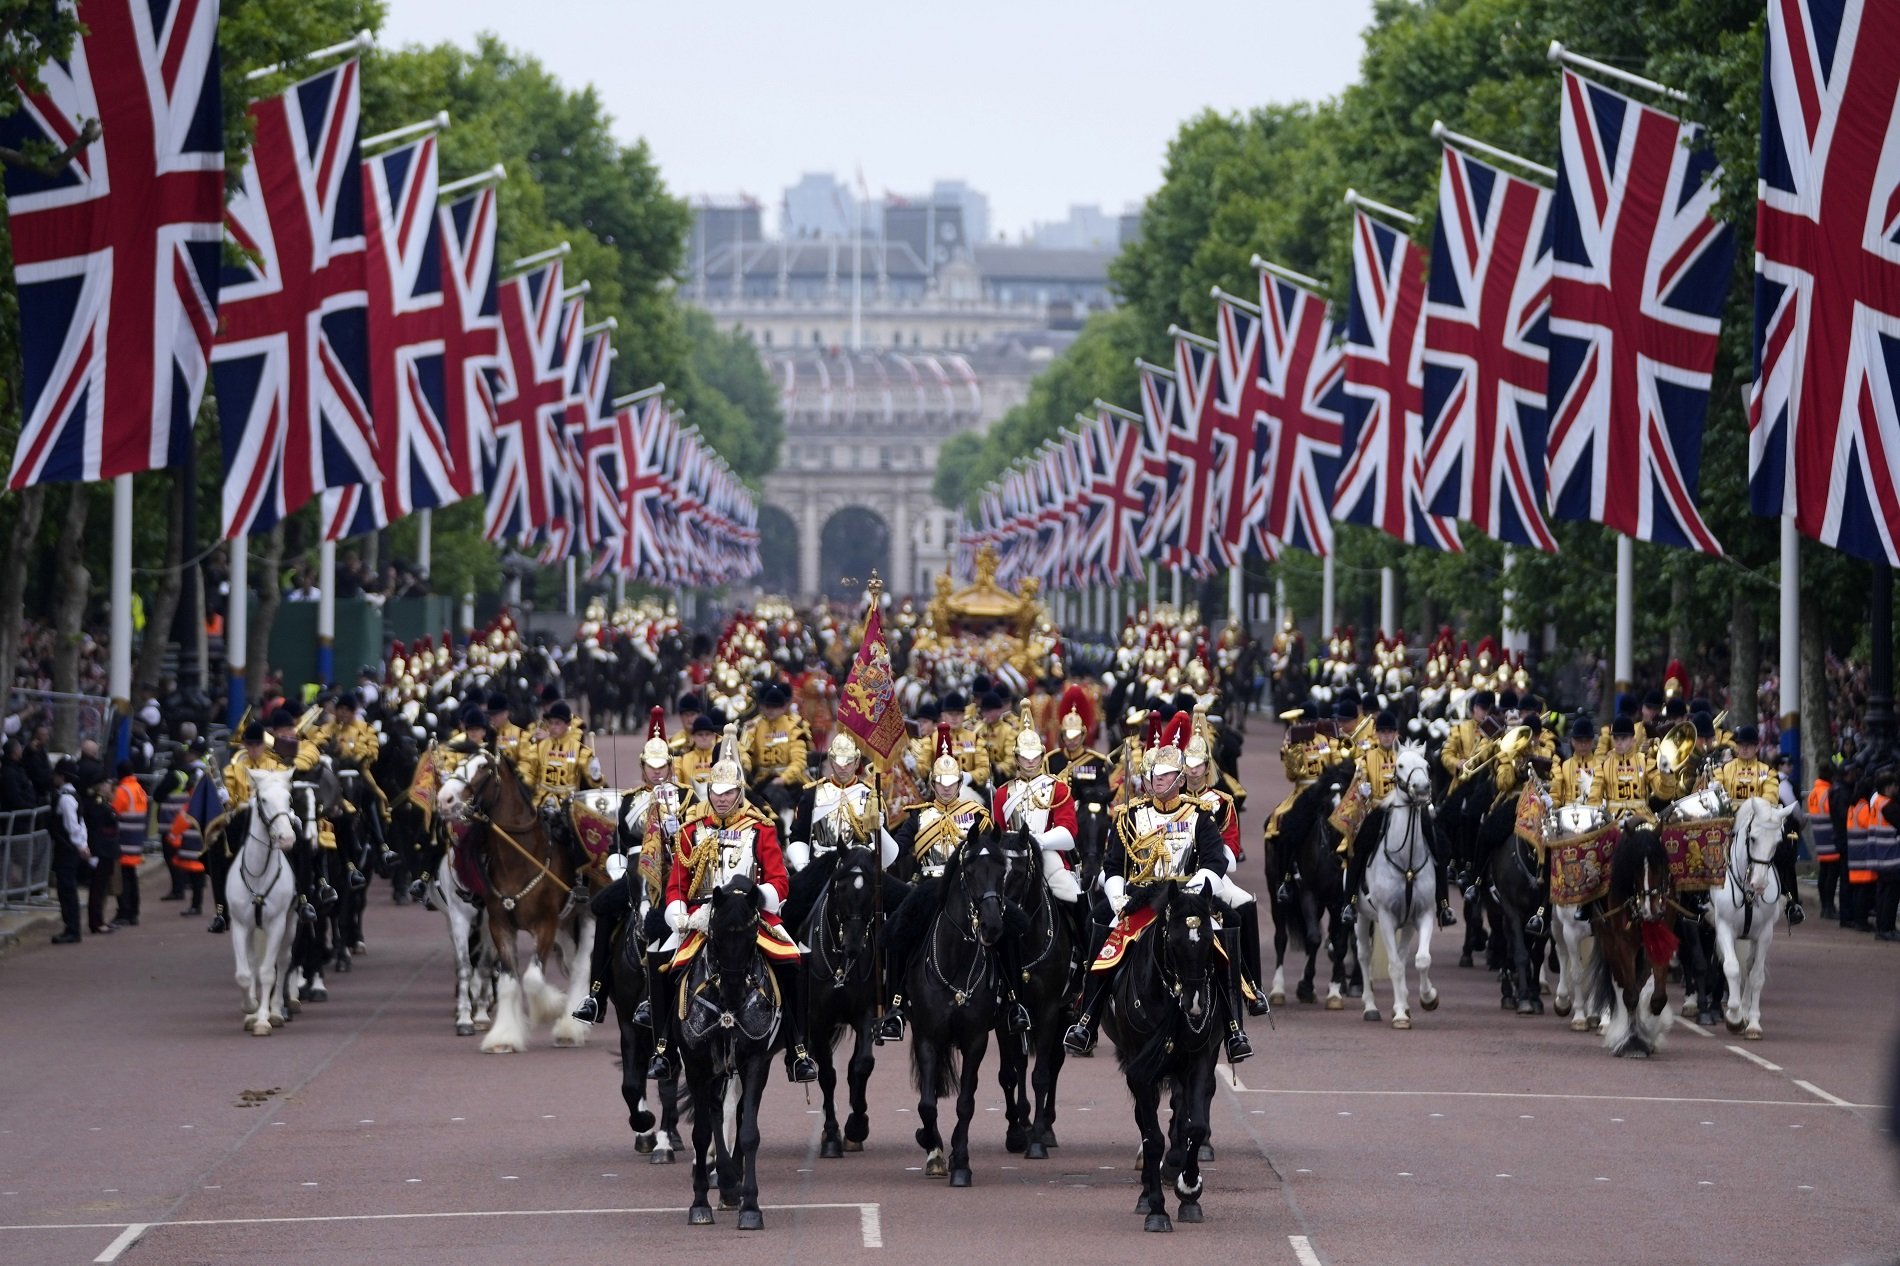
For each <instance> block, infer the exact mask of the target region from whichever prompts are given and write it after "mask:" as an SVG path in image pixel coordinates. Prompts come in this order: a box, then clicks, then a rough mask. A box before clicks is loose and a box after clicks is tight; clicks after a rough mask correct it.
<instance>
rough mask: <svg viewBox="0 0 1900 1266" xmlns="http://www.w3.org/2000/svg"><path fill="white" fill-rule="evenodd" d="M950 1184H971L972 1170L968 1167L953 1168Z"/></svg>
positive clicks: (957, 1185) (954, 1185)
mask: <svg viewBox="0 0 1900 1266" xmlns="http://www.w3.org/2000/svg"><path fill="white" fill-rule="evenodd" d="M950 1185H951V1186H952V1187H967V1186H969V1185H970V1171H969V1170H967V1169H953V1170H951V1171H950Z"/></svg>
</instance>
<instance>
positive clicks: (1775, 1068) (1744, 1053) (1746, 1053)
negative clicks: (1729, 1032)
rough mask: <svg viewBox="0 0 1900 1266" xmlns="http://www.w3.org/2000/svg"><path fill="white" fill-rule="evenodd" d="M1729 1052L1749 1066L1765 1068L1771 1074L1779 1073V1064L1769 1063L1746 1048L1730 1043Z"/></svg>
mask: <svg viewBox="0 0 1900 1266" xmlns="http://www.w3.org/2000/svg"><path fill="white" fill-rule="evenodd" d="M1729 1050H1731V1051H1733V1052H1734V1053H1735V1054H1737V1055H1740V1056H1741V1057H1742V1058H1743V1059H1745V1060H1747V1061H1748V1062H1749V1063H1751V1064H1755V1065H1757V1066H1759V1067H1761V1068H1766V1069H1767V1070H1768V1071H1769V1072H1771V1073H1778V1072H1780V1071H1781V1065H1780V1064H1773V1063H1770V1062H1769V1061H1767V1060H1765V1059H1763V1058H1762V1057H1761V1056H1759V1055H1757V1054H1755V1052H1753V1051H1751V1050H1749V1049H1748V1048H1747V1047H1746V1046H1736V1045H1735V1044H1734V1043H1732V1042H1731V1043H1730V1044H1729Z"/></svg>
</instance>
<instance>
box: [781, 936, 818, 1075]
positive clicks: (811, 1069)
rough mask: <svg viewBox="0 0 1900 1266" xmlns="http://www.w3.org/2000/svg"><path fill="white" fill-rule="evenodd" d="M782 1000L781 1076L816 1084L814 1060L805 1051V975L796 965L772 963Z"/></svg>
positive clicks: (816, 1065) (816, 1066)
mask: <svg viewBox="0 0 1900 1266" xmlns="http://www.w3.org/2000/svg"><path fill="white" fill-rule="evenodd" d="M772 975H773V976H774V977H776V978H777V979H778V994H779V997H780V998H781V999H782V1000H783V1005H782V1007H781V1008H780V1012H779V1014H780V1016H781V1017H782V1019H781V1021H780V1023H782V1024H783V1025H784V1026H785V1073H786V1075H787V1076H788V1077H790V1078H791V1080H793V1081H817V1080H818V1061H817V1060H815V1059H813V1058H812V1057H811V1052H810V1051H808V1050H806V1049H805V1011H806V1005H807V999H806V996H805V973H804V971H803V970H802V969H801V965H800V964H799V963H797V962H795V961H794V962H780V961H778V960H776V959H774V960H773V962H772Z"/></svg>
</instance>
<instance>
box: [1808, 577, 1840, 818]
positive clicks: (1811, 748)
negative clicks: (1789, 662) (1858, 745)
mask: <svg viewBox="0 0 1900 1266" xmlns="http://www.w3.org/2000/svg"><path fill="white" fill-rule="evenodd" d="M1805 573H1806V569H1805V568H1804V569H1803V575H1802V588H1803V589H1806V590H1808V592H1807V593H1805V594H1803V595H1802V599H1801V781H1802V783H1803V784H1804V785H1811V784H1812V783H1813V781H1814V775H1815V774H1816V773H1817V772H1818V771H1819V770H1821V769H1823V768H1824V767H1825V766H1826V763H1827V761H1828V760H1829V759H1830V758H1831V757H1832V756H1833V755H1834V752H1835V751H1836V748H1835V744H1834V732H1833V726H1832V724H1831V723H1830V720H1829V718H1830V715H1831V712H1832V709H1830V708H1829V706H1828V704H1829V700H1828V697H1827V624H1826V621H1825V620H1824V619H1822V616H1821V604H1820V601H1819V600H1818V597H1817V596H1816V595H1815V594H1814V592H1813V589H1812V588H1811V585H1812V582H1811V581H1809V580H1808V579H1807V576H1806V574H1805Z"/></svg>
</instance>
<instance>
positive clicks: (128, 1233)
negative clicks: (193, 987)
mask: <svg viewBox="0 0 1900 1266" xmlns="http://www.w3.org/2000/svg"><path fill="white" fill-rule="evenodd" d="M759 1208H760V1209H762V1210H765V1211H766V1212H780V1213H791V1212H796V1211H799V1210H802V1209H856V1210H857V1211H858V1221H859V1228H860V1230H861V1231H862V1233H863V1236H864V1240H865V1244H864V1246H865V1247H866V1248H877V1247H879V1245H878V1244H873V1243H871V1242H870V1241H871V1239H872V1237H873V1236H875V1237H877V1238H878V1239H879V1240H880V1241H881V1240H882V1239H883V1220H882V1216H881V1214H880V1212H879V1208H880V1207H879V1206H878V1205H877V1204H872V1203H864V1202H861V1201H849V1202H842V1203H840V1202H828V1203H813V1204H766V1205H760V1206H759ZM680 1212H683V1210H682V1209H681V1208H680V1206H678V1205H656V1206H651V1207H648V1208H641V1209H458V1210H444V1211H442V1212H440V1213H332V1214H320V1215H312V1216H309V1217H297V1218H291V1217H282V1218H181V1219H179V1220H178V1221H176V1222H24V1223H19V1224H16V1225H13V1226H0V1231H119V1232H120V1236H119V1240H122V1241H124V1243H119V1241H114V1244H115V1245H116V1248H109V1249H107V1252H110V1253H113V1255H114V1257H116V1256H117V1255H118V1254H119V1253H123V1252H124V1251H125V1250H126V1248H128V1247H129V1246H130V1245H131V1243H132V1241H133V1240H135V1239H137V1238H138V1237H139V1236H141V1235H144V1234H145V1233H146V1232H148V1231H153V1230H156V1229H158V1228H159V1227H170V1226H278V1225H299V1226H303V1225H312V1224H316V1223H322V1222H427V1221H436V1220H441V1219H445V1218H566V1217H592V1216H597V1215H607V1214H612V1215H628V1214H648V1213H680ZM95 1260H98V1261H111V1260H113V1258H111V1257H105V1256H103V1255H102V1256H101V1257H99V1258H97V1259H95Z"/></svg>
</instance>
